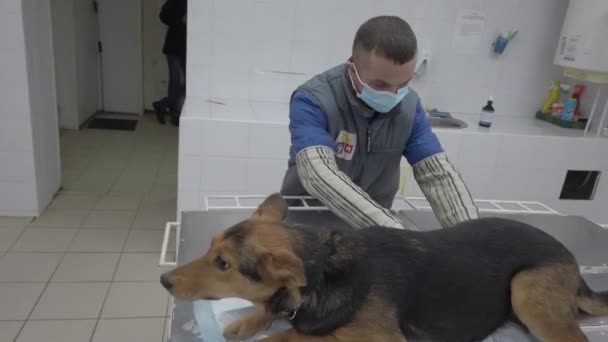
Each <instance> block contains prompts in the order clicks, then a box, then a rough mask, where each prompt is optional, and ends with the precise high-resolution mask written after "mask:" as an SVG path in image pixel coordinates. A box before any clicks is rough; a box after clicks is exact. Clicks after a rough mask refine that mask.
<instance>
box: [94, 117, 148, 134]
mask: <svg viewBox="0 0 608 342" xmlns="http://www.w3.org/2000/svg"><path fill="white" fill-rule="evenodd" d="M87 127H88V128H93V129H111V130H115V131H134V130H135V128H136V127H137V120H130V119H103V118H97V119H93V120H91V122H89V125H88V126H87Z"/></svg>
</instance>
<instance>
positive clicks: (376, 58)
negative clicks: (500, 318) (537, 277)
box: [281, 16, 529, 342]
mask: <svg viewBox="0 0 608 342" xmlns="http://www.w3.org/2000/svg"><path fill="white" fill-rule="evenodd" d="M416 51H417V42H416V37H415V35H414V32H413V31H412V29H411V27H410V26H409V25H408V24H407V23H406V22H405V21H403V20H402V19H400V18H398V17H391V16H382V17H376V18H372V19H370V20H368V21H367V22H365V23H364V24H363V25H362V26H361V27H360V28H359V30H358V31H357V34H356V35H355V41H354V44H353V51H352V58H351V59H350V60H348V61H347V62H346V63H345V64H342V65H339V66H337V67H334V68H332V69H330V70H328V71H325V72H324V73H322V74H320V75H317V76H315V77H313V78H312V79H311V80H309V81H307V82H306V83H304V84H303V85H301V86H300V87H299V88H298V89H297V90H296V91H295V92H294V93H293V96H292V99H291V103H290V115H289V116H290V123H289V130H290V132H291V143H292V146H291V150H290V160H289V164H288V170H287V173H286V174H285V178H284V180H283V186H282V190H281V192H282V194H283V195H294V196H300V195H307V194H310V195H312V196H314V197H315V198H317V199H319V200H320V201H321V202H322V203H323V204H325V205H326V206H327V207H329V208H330V209H331V210H332V211H333V212H334V213H335V214H336V215H338V216H340V217H341V218H342V219H344V220H345V221H347V222H349V223H350V224H351V225H353V226H354V227H358V228H364V227H369V226H373V225H381V226H387V227H395V228H403V227H402V224H401V223H400V221H399V219H397V218H396V217H394V216H393V214H392V213H391V212H390V210H389V209H390V208H391V206H392V203H393V200H394V198H395V194H396V192H397V189H398V186H399V175H400V162H401V157H402V156H405V158H406V159H407V161H408V162H409V163H410V164H411V165H412V167H413V170H414V176H415V178H416V181H417V182H418V184H419V185H420V188H421V189H422V191H423V192H424V194H425V196H426V197H427V199H428V200H429V202H430V203H431V206H432V208H433V212H434V213H435V215H436V216H437V218H438V219H439V221H440V222H441V224H442V226H444V227H450V226H453V225H455V224H457V223H459V222H462V221H466V220H470V219H475V218H477V217H478V210H477V208H476V206H475V204H474V202H473V199H472V198H471V195H470V193H469V192H468V190H467V188H466V186H465V184H464V182H463V181H462V178H461V176H460V174H459V173H458V172H457V171H456V169H455V168H454V166H452V164H451V163H450V161H449V160H448V158H447V156H446V155H445V153H444V151H443V149H442V147H441V144H440V143H439V141H438V139H437V137H436V136H435V134H434V133H433V132H432V131H431V127H430V125H429V123H428V121H427V119H426V116H425V113H424V110H423V108H422V104H421V102H420V99H419V98H418V95H417V94H416V93H415V92H414V91H412V90H411V89H410V88H409V87H408V84H409V82H410V81H411V79H412V77H413V76H414V72H415V66H416V58H415V57H416ZM528 339H529V337H528V336H526V334H525V333H524V332H523V331H522V330H520V329H519V328H517V327H515V326H514V325H511V324H507V325H505V326H504V327H502V328H501V329H499V330H498V331H497V332H496V333H495V334H493V335H492V336H490V337H488V338H487V339H486V340H484V342H496V341H522V340H528Z"/></svg>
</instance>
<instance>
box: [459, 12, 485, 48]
mask: <svg viewBox="0 0 608 342" xmlns="http://www.w3.org/2000/svg"><path fill="white" fill-rule="evenodd" d="M485 24H486V14H485V13H484V12H481V11H477V10H464V9H462V10H459V11H458V19H457V20H456V29H455V30H454V37H453V39H452V48H453V49H455V50H458V51H461V52H477V51H478V50H479V48H480V47H481V39H482V37H483V32H484V28H485Z"/></svg>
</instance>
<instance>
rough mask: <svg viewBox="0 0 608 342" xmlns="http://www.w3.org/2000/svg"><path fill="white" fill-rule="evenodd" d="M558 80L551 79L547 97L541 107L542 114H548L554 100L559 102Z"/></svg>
mask: <svg viewBox="0 0 608 342" xmlns="http://www.w3.org/2000/svg"><path fill="white" fill-rule="evenodd" d="M559 87H560V82H559V81H553V83H552V84H551V88H550V91H549V97H548V98H547V100H546V101H545V104H544V105H543V108H542V109H541V112H543V113H544V114H549V113H550V112H551V106H553V104H554V103H555V102H559V96H560V89H559Z"/></svg>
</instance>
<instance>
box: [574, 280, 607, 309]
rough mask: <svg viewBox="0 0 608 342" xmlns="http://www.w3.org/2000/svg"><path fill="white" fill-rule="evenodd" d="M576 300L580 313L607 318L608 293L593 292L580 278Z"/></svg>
mask: <svg viewBox="0 0 608 342" xmlns="http://www.w3.org/2000/svg"><path fill="white" fill-rule="evenodd" d="M577 299H578V307H579V309H580V310H581V311H583V312H585V313H587V314H589V315H593V316H608V291H603V292H595V291H593V290H592V289H591V288H590V287H589V285H587V283H586V282H585V280H584V279H582V278H581V287H580V289H579V291H578V298H577Z"/></svg>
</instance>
